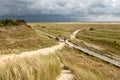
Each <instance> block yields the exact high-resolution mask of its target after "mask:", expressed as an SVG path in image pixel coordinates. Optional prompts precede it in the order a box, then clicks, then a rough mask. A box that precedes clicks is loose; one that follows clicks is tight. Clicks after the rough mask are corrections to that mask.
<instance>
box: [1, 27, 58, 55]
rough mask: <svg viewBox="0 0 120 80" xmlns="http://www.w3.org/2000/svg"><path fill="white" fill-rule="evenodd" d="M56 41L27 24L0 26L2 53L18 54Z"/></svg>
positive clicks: (53, 43) (51, 44) (47, 45)
mask: <svg viewBox="0 0 120 80" xmlns="http://www.w3.org/2000/svg"><path fill="white" fill-rule="evenodd" d="M55 44H56V42H55V41H54V40H52V39H50V38H48V37H47V36H45V35H44V34H43V33H40V32H39V33H37V32H36V31H35V30H34V29H32V28H30V27H27V26H24V25H22V26H6V27H2V28H0V46H1V47H0V54H18V53H20V52H23V51H30V50H36V49H40V48H45V47H50V46H53V45H55Z"/></svg>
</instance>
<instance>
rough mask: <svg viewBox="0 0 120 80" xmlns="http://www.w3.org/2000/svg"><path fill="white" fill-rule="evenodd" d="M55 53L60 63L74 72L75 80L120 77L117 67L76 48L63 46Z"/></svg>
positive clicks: (106, 79) (113, 79)
mask: <svg viewBox="0 0 120 80" xmlns="http://www.w3.org/2000/svg"><path fill="white" fill-rule="evenodd" d="M57 55H58V56H59V57H60V58H61V61H62V63H64V64H65V66H66V67H67V68H68V69H70V70H71V71H72V72H73V73H74V75H75V80H119V79H120V76H119V75H120V69H119V68H117V67H115V66H113V65H111V64H109V63H106V62H104V61H101V60H100V59H98V58H95V57H92V56H88V55H86V54H84V53H82V52H80V51H78V50H75V49H72V48H68V47H65V48H64V49H63V50H62V51H60V52H58V54H57Z"/></svg>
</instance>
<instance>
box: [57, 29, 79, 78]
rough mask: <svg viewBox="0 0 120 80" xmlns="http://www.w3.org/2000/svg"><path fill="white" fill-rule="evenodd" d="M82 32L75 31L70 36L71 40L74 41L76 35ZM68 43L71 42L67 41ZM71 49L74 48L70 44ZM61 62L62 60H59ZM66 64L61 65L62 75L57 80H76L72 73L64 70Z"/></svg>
mask: <svg viewBox="0 0 120 80" xmlns="http://www.w3.org/2000/svg"><path fill="white" fill-rule="evenodd" d="M79 31H80V30H76V31H74V32H73V33H72V34H71V35H70V39H74V38H75V36H76V34H77V33H78V32H79ZM66 43H67V44H68V43H69V41H68V40H67V41H66ZM68 46H70V47H73V44H71V43H69V45H68ZM59 61H60V60H59ZM64 66H65V65H64V64H62V63H61V74H60V75H59V76H58V78H57V80H73V79H74V77H75V76H74V74H73V73H72V72H71V71H70V70H67V69H65V68H64Z"/></svg>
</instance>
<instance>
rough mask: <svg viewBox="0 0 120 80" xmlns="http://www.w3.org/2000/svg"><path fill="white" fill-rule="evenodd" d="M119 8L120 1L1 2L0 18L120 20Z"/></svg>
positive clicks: (21, 0)
mask: <svg viewBox="0 0 120 80" xmlns="http://www.w3.org/2000/svg"><path fill="white" fill-rule="evenodd" d="M119 6H120V0H3V1H2V0H1V1H0V16H1V18H2V17H6V16H8V17H13V16H14V17H17V18H20V17H24V18H26V19H29V20H30V19H33V18H34V20H42V19H43V21H44V20H48V21H49V20H53V21H54V20H56V21H59V20H62V19H63V20H65V21H67V20H68V21H69V20H70V21H71V20H73V21H74V20H75V21H76V20H78V21H79V20H102V19H104V20H105V19H106V20H120V9H119ZM30 16H32V17H31V18H30ZM37 18H38V19H37ZM57 19H59V20H57Z"/></svg>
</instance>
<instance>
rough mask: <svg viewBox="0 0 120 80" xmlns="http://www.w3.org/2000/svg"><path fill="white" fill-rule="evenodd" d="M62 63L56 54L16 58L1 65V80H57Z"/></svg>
mask: <svg viewBox="0 0 120 80" xmlns="http://www.w3.org/2000/svg"><path fill="white" fill-rule="evenodd" d="M59 74H60V63H59V61H58V59H57V57H56V55H54V54H50V55H40V54H38V55H34V56H29V57H15V58H14V59H10V60H7V61H5V62H3V63H0V80H56V76H58V75H59Z"/></svg>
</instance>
